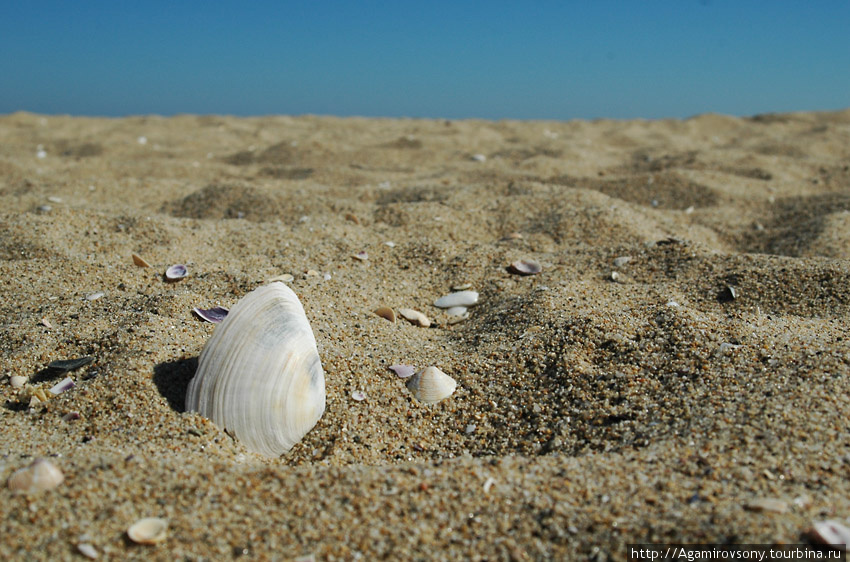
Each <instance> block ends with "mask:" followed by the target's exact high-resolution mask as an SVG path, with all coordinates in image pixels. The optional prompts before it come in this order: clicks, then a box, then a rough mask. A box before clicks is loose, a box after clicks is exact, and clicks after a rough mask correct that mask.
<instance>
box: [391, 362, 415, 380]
mask: <svg viewBox="0 0 850 562" xmlns="http://www.w3.org/2000/svg"><path fill="white" fill-rule="evenodd" d="M389 369H390V371H392V372H394V373H395V374H397V375H398V376H399V378H402V379H406V378H407V377H410V376H412V375H413V373H415V372H416V367H413V366H411V365H390V366H389Z"/></svg>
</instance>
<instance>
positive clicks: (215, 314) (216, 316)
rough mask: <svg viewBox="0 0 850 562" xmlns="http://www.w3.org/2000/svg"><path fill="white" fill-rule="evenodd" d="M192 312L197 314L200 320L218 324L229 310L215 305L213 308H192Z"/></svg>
mask: <svg viewBox="0 0 850 562" xmlns="http://www.w3.org/2000/svg"><path fill="white" fill-rule="evenodd" d="M192 312H194V313H195V314H197V315H198V318H200V319H201V320H206V321H207V322H211V323H213V324H218V323H220V322H221V321H222V320H224V319H225V318H226V317H227V313H228V312H229V310H227V309H226V308H224V307H223V306H215V307H213V308H193V309H192Z"/></svg>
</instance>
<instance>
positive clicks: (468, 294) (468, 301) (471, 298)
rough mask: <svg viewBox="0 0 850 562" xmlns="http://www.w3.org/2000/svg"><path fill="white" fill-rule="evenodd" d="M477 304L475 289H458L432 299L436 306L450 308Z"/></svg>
mask: <svg viewBox="0 0 850 562" xmlns="http://www.w3.org/2000/svg"><path fill="white" fill-rule="evenodd" d="M476 304H478V292H477V291H458V292H456V293H451V294H448V295H446V296H444V297H440V298H438V299H437V300H435V301H434V306H436V307H437V308H452V307H455V306H474V305H476Z"/></svg>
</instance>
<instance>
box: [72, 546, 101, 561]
mask: <svg viewBox="0 0 850 562" xmlns="http://www.w3.org/2000/svg"><path fill="white" fill-rule="evenodd" d="M77 550H79V551H80V554H82V555H83V556H85V557H86V558H91V559H92V560H95V559H97V557H98V556H99V554H98V552H97V549H96V548H95V547H94V546H92V545H91V544H90V543H87V542H81V543H79V544H78V545H77Z"/></svg>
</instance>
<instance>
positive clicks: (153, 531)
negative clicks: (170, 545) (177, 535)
mask: <svg viewBox="0 0 850 562" xmlns="http://www.w3.org/2000/svg"><path fill="white" fill-rule="evenodd" d="M167 533H168V521H166V520H165V519H160V518H159V517H145V518H144V519H139V520H138V521H136V522H135V523H133V524H132V525H130V528H129V529H127V536H128V537H130V540H131V541H133V542H134V543H138V544H156V543H158V542H162V541H164V540H165V536H166V534H167Z"/></svg>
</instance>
